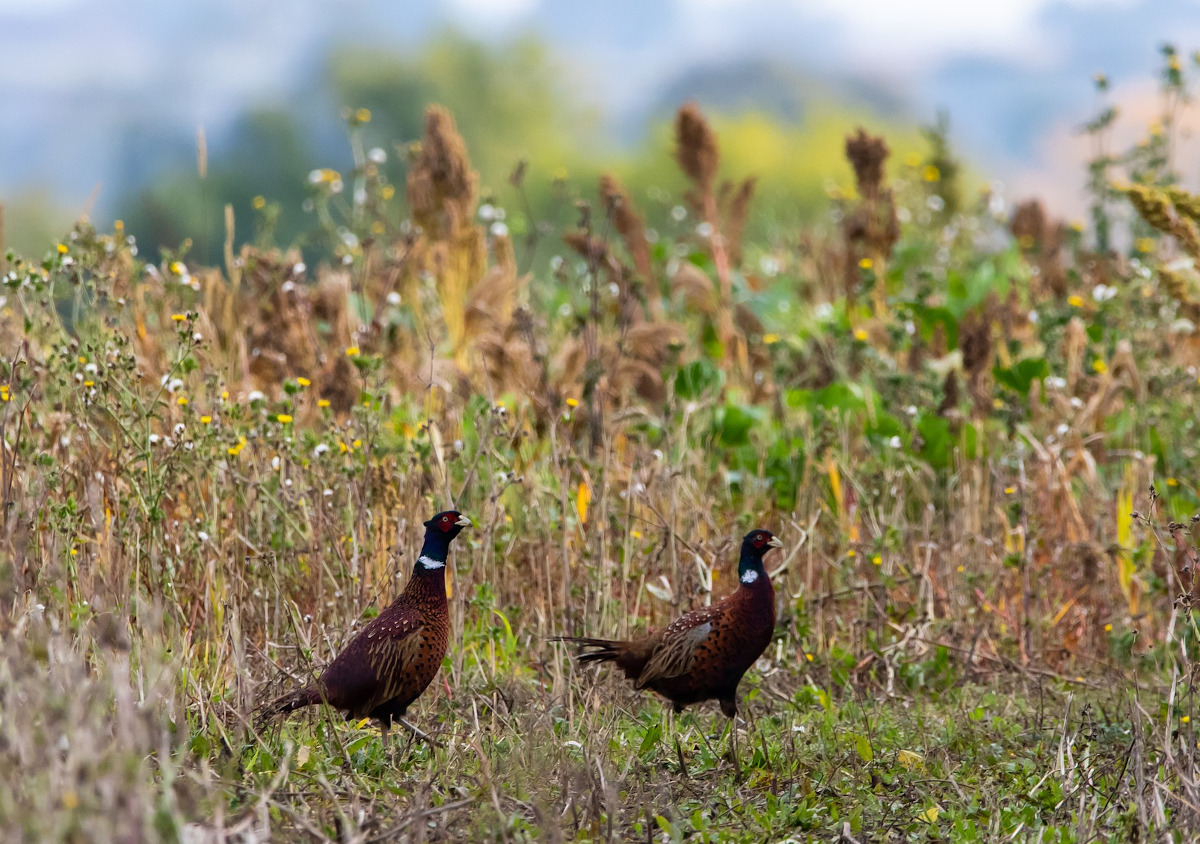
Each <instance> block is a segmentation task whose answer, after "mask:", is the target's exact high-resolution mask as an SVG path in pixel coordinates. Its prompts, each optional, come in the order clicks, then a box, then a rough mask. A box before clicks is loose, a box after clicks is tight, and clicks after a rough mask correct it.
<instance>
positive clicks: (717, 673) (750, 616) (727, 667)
mask: <svg viewBox="0 0 1200 844" xmlns="http://www.w3.org/2000/svg"><path fill="white" fill-rule="evenodd" d="M781 545H782V543H781V542H780V541H779V539H778V538H776V537H775V535H774V534H772V533H771V532H770V531H768V530H752V531H750V533H748V534H746V537H745V538H744V539H743V540H742V555H741V559H740V560H739V562H738V579H739V580H740V581H741V583H740V585H739V586H738V588H737V589H736V590H735V591H734V592H733V594H731V595H729V596H728V597H727V598H725V599H724V600H722V601H720V602H719V603H717V604H714V605H712V606H710V607H702V608H701V609H698V610H693V611H692V612H690V613H688V614H687V615H684V616H682V617H680V618H678V619H676V620H675V621H674V622H673V623H672V624H671V625H670V626H669V627H667V628H666V629H665V630H662V631H661V632H658V633H651V634H650V635H648V636H645V637H643V638H641V639H635V640H633V641H629V642H622V641H611V640H608V639H592V638H587V637H577V636H562V637H559V639H557V641H563V642H574V643H576V644H579V645H583V646H584V647H585V648H590V649H591V650H588V651H586V652H584V653H581V654H580V655H579V657H578V659H579V662H581V663H587V662H615V663H616V664H617V667H619V668H620V669H621V670H622V671H624V672H625V676H626V677H628V678H629V679H630V680H632V681H633V687H634V688H635V689H650V690H651V691H655V692H658V694H660V695H662V696H663V697H665V698H666V699H667V700H669V701H670V702H671V703H672V704H673V705H674V707H675V711H676V712H682V711H683V708H684V707H685V706H688V705H689V704H693V703H699V702H700V701H703V700H712V699H713V698H715V699H716V700H717V701H719V702H720V704H721V711H722V712H723V713H725V715H726V716H727V717H729V718H733V717H735V716H736V715H737V687H738V683H739V682H741V679H742V675H743V674H745V673H746V670H747V669H748V668H749V667H750V666H751V665H753V664H754V661H755V660H756V659H758V657H759V656H760V655H761V654H762V652H763V651H764V650H766V647H767V645H769V644H770V643H771V636H772V635H773V633H774V631H775V589H774V587H772V586H771V578H770V577H768V576H767V571H766V569H765V568H763V555H764V554H766V553H767V552H768V551H770V550H771V549H772V548H779V547H781Z"/></svg>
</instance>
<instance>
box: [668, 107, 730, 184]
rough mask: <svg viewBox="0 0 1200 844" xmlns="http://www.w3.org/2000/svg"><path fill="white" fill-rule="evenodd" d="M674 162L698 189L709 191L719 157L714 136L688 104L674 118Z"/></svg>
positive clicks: (699, 115) (718, 163)
mask: <svg viewBox="0 0 1200 844" xmlns="http://www.w3.org/2000/svg"><path fill="white" fill-rule="evenodd" d="M675 160H676V161H678V162H679V166H680V168H681V169H682V170H683V172H684V173H686V174H687V176H688V178H689V179H691V180H692V181H693V182H694V183H695V184H696V186H697V187H698V188H700V189H701V190H702V191H704V192H708V191H711V190H712V184H713V180H714V179H716V177H717V167H718V166H719V165H720V162H721V153H720V150H719V149H718V147H717V137H716V135H714V134H713V130H712V128H711V127H710V126H709V125H708V121H707V120H705V119H704V115H703V114H702V113H701V112H700V108H699V106H697V105H696V104H695V103H687V104H686V105H684V106H683V107H682V108H680V109H679V113H678V114H677V115H676V116H675Z"/></svg>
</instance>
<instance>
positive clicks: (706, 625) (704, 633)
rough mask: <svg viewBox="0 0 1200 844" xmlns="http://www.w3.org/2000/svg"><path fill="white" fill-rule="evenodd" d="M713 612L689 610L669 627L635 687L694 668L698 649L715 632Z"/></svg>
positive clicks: (665, 678) (642, 686) (641, 687)
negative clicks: (692, 611)
mask: <svg viewBox="0 0 1200 844" xmlns="http://www.w3.org/2000/svg"><path fill="white" fill-rule="evenodd" d="M714 614H715V613H713V612H711V611H700V612H695V613H689V614H688V615H685V616H683V617H682V618H680V619H677V620H676V621H675V622H674V623H673V624H672V625H671V626H670V627H668V628H667V630H666V631H665V633H664V634H663V638H662V643H661V644H660V645H659V646H658V648H656V649H655V651H654V653H653V654H651V655H650V659H649V660H647V662H646V667H645V668H643V669H642V673H641V674H639V675H638V677H637V680H636V681H635V682H634V684H633V687H634V688H635V689H644V688H646V687H647V686H649V685H650V684H651V683H653V682H654V681H656V680H669V679H671V678H672V677H680V676H682V675H684V674H687V673H688V672H689V671H691V670H692V666H694V665H695V664H696V651H697V649H699V648H700V647H701V646H702V645H703V643H704V641H705V640H706V639H708V638H709V637H710V635H711V634H712V629H713V624H712V616H713V615H714Z"/></svg>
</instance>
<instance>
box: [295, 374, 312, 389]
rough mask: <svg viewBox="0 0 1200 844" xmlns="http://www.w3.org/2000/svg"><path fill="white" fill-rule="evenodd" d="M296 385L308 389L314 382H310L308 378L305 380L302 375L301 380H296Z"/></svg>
mask: <svg viewBox="0 0 1200 844" xmlns="http://www.w3.org/2000/svg"><path fill="white" fill-rule="evenodd" d="M296 383H297V384H299V385H300V386H301V387H307V386H309V385H310V384H312V381H309V380H308V379H307V378H305V377H304V376H303V375H301V376H300V377H299V378H297V379H296Z"/></svg>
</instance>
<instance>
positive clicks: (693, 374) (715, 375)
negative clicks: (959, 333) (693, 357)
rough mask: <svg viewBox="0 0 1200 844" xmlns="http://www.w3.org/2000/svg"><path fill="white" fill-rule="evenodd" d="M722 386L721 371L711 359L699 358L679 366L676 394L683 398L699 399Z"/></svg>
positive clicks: (676, 378)
mask: <svg viewBox="0 0 1200 844" xmlns="http://www.w3.org/2000/svg"><path fill="white" fill-rule="evenodd" d="M720 386H721V371H720V370H719V369H717V368H716V367H715V366H714V365H713V364H712V362H711V361H708V360H704V359H701V360H698V361H695V362H693V363H689V364H688V365H687V366H681V367H679V371H678V372H677V373H676V374H675V395H677V396H679V397H680V398H682V399H698V398H700V397H701V396H703V395H705V394H706V393H709V392H716V391H717V390H718V389H719V388H720Z"/></svg>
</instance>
